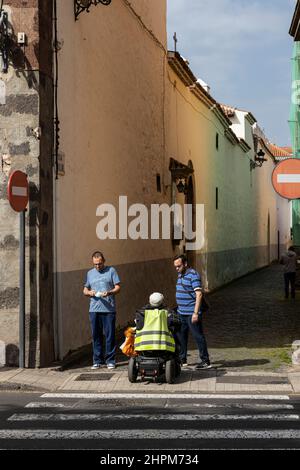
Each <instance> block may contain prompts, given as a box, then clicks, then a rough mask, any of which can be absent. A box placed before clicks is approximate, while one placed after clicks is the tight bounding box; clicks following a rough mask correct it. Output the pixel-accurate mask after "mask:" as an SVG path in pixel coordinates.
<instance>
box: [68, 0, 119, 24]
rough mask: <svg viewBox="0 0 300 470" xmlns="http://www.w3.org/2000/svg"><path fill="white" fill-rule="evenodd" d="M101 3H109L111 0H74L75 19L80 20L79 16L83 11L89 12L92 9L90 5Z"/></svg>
mask: <svg viewBox="0 0 300 470" xmlns="http://www.w3.org/2000/svg"><path fill="white" fill-rule="evenodd" d="M99 3H101V4H102V5H106V6H107V5H109V4H110V3H111V0H74V14H75V21H77V20H78V16H79V15H80V13H82V12H83V11H86V12H87V13H88V12H89V11H90V7H91V6H92V5H95V6H96V5H98V4H99Z"/></svg>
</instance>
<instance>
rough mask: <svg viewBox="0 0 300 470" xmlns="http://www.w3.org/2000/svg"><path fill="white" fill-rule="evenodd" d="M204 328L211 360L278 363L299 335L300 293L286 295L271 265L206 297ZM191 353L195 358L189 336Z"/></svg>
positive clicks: (237, 363) (260, 364)
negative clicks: (294, 296) (293, 295)
mask: <svg viewBox="0 0 300 470" xmlns="http://www.w3.org/2000/svg"><path fill="white" fill-rule="evenodd" d="M209 302H210V305H211V308H210V310H209V311H208V312H207V313H206V314H205V316H204V329H205V334H206V338H207V343H208V348H209V351H210V354H211V359H212V361H213V362H214V363H215V364H216V363H219V364H220V365H221V366H224V367H232V368H235V367H236V368H239V367H242V368H245V367H254V368H255V367H259V368H269V367H270V368H277V367H278V366H279V365H281V366H282V364H281V362H283V363H284V362H288V360H289V358H288V355H287V354H289V352H290V345H291V343H292V342H293V341H294V340H297V339H300V292H299V291H297V293H296V300H291V299H289V300H286V299H285V298H284V291H283V274H282V267H281V266H280V265H277V264H274V265H272V266H270V267H268V268H265V269H262V270H260V271H257V272H255V273H252V274H250V275H248V276H246V277H244V278H242V279H239V280H237V281H235V282H233V283H231V284H229V285H228V286H226V287H224V288H222V289H220V290H218V291H217V292H215V293H213V294H211V295H210V297H209ZM190 348H191V351H192V352H191V357H190V359H189V361H191V360H193V359H194V358H195V362H197V361H198V358H197V354H196V351H195V349H194V348H195V345H194V343H193V342H192V341H191V342H190Z"/></svg>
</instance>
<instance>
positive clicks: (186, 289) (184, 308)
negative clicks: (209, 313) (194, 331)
mask: <svg viewBox="0 0 300 470" xmlns="http://www.w3.org/2000/svg"><path fill="white" fill-rule="evenodd" d="M201 286H202V284H201V277H200V274H199V273H197V271H195V270H194V269H192V268H188V269H187V270H186V272H185V273H184V274H178V279H177V284H176V302H177V305H178V310H177V311H178V313H179V314H180V315H193V313H194V309H195V304H196V292H195V290H199V289H201Z"/></svg>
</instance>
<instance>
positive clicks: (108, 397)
mask: <svg viewBox="0 0 300 470" xmlns="http://www.w3.org/2000/svg"><path fill="white" fill-rule="evenodd" d="M41 398H78V399H81V398H83V399H100V398H102V399H103V400H116V399H122V398H123V399H127V400H130V399H134V400H137V399H139V398H141V399H143V400H145V399H172V398H173V399H194V400H220V399H222V400H274V401H276V400H280V401H281V400H289V399H290V397H289V396H288V395H259V394H255V395H242V394H240V395H236V394H231V395H226V394H200V393H44V394H43V395H42V396H41Z"/></svg>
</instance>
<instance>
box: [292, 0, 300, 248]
mask: <svg viewBox="0 0 300 470" xmlns="http://www.w3.org/2000/svg"><path fill="white" fill-rule="evenodd" d="M299 26H300V2H299V1H297V4H296V7H295V11H294V15H293V19H292V23H291V26H290V31H289V33H290V35H291V36H292V37H293V38H294V47H293V55H292V99H291V110H290V119H289V123H290V130H291V140H292V148H293V157H294V158H300V116H299V111H298V110H299V104H300V101H299V83H300V30H299ZM292 205H293V244H294V245H296V246H300V201H299V200H295V201H293V203H292Z"/></svg>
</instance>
